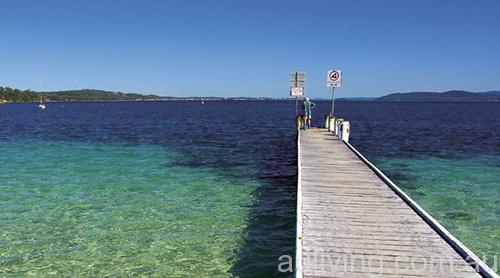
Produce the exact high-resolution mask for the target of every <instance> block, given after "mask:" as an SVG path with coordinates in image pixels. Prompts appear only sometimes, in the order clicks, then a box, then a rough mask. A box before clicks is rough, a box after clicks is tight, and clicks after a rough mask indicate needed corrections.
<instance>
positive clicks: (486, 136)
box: [0, 101, 500, 277]
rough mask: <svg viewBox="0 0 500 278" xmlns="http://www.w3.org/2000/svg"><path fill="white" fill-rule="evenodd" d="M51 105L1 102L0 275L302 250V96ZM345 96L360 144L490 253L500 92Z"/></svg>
mask: <svg viewBox="0 0 500 278" xmlns="http://www.w3.org/2000/svg"><path fill="white" fill-rule="evenodd" d="M47 106H48V107H47V109H46V110H44V111H42V110H39V109H38V108H37V106H36V104H33V103H22V104H7V105H0V276H5V275H9V274H12V275H34V276H48V275H54V276H90V277H102V276H106V275H109V276H113V277H114V276H127V275H128V276H138V275H143V276H167V277H185V276H193V277H200V276H241V277H265V276H274V275H276V274H277V268H276V267H277V264H278V263H279V261H278V258H279V256H281V255H284V254H289V255H293V254H294V252H295V251H294V244H295V241H294V235H295V230H294V229H295V228H294V227H295V202H296V199H295V198H296V193H295V191H296V171H297V169H296V158H297V157H296V151H297V150H296V141H295V140H296V137H295V136H296V131H295V127H294V113H295V103H294V102H291V101H290V102H289V101H265V102H263V101H262V102H250V101H244V102H243V101H241V102H238V101H225V102H210V101H208V102H206V103H205V104H204V105H202V104H201V103H199V102H122V103H118V102H107V103H48V105H47ZM336 109H337V114H338V115H340V116H342V117H344V118H346V119H349V120H350V121H351V143H352V144H353V145H354V146H355V147H356V148H358V150H360V151H361V152H362V153H363V154H365V155H366V156H367V157H368V158H369V159H370V160H371V161H372V162H374V163H375V164H376V165H377V166H379V167H380V168H381V169H382V170H383V171H384V172H385V173H387V174H388V175H389V177H391V178H392V179H393V180H394V181H395V182H396V183H398V184H399V185H400V186H401V187H402V188H403V189H404V190H405V191H406V192H407V193H409V194H410V195H411V196H412V197H413V198H415V199H416V200H417V201H418V202H419V204H421V205H422V206H423V207H424V208H425V209H427V210H428V211H429V212H430V213H431V214H432V215H433V216H434V217H436V218H437V219H438V220H439V221H441V222H442V223H443V224H444V226H445V227H446V228H448V229H449V230H450V231H451V232H452V233H453V234H454V235H455V236H457V237H458V238H459V239H460V240H462V241H463V242H464V243H465V244H466V245H467V246H469V247H470V248H471V249H472V250H473V251H475V252H476V253H477V254H478V255H479V256H486V260H487V261H488V262H489V263H490V264H493V262H494V259H493V258H494V256H495V255H496V256H498V255H499V253H500V228H499V227H500V104H494V103H383V102H338V103H336ZM328 110H329V103H328V102H318V103H317V106H316V108H315V109H314V111H313V115H315V116H316V117H315V119H314V122H315V123H316V125H320V124H322V122H323V121H322V117H323V115H324V114H326V113H327V112H328Z"/></svg>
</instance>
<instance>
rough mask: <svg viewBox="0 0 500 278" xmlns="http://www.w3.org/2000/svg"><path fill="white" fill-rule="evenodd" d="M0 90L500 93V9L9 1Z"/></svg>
mask: <svg viewBox="0 0 500 278" xmlns="http://www.w3.org/2000/svg"><path fill="white" fill-rule="evenodd" d="M0 11H2V13H1V16H0V37H1V38H2V39H1V42H0V86H10V87H15V88H21V89H28V88H31V89H33V90H39V88H40V86H39V76H41V77H42V89H43V90H64V89H78V88H97V89H105V90H118V91H123V92H145V93H146V92H147V93H155V94H160V95H176V96H207V95H217V96H273V97H286V96H288V74H289V73H290V72H292V71H305V72H306V73H307V93H308V95H310V96H312V97H328V96H329V95H330V90H329V89H328V88H327V87H326V85H325V83H326V71H327V70H328V69H329V68H331V67H336V68H340V69H342V70H343V71H344V83H343V86H342V87H341V88H340V89H339V90H338V91H337V93H338V96H340V97H359V96H379V95H384V94H387V93H392V92H406V91H425V90H430V91H444V90H450V89H465V90H471V91H486V90H500V20H499V19H498V13H499V11H500V1H498V0H491V1H481V0H478V1H470V0H469V1H462V0H448V1H438V0H419V1H409V0H408V1H406V0H391V1H389V0H379V1H369V0H366V1H360V0H354V1H345V0H343V1H335V0H330V1H320V0H315V1H305V0H304V1H271V0H266V1H259V0H252V1H236V0H232V1H224V0H217V1H215V0H214V1H189V0H179V1H147V0H145V1H144V0H143V1H139V0H137V1H97V0H96V1H22V0H21V1H1V2H0Z"/></svg>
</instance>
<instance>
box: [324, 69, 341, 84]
mask: <svg viewBox="0 0 500 278" xmlns="http://www.w3.org/2000/svg"><path fill="white" fill-rule="evenodd" d="M341 84H342V71H341V70H337V69H333V70H329V71H328V77H327V79H326V86H328V87H340V85H341Z"/></svg>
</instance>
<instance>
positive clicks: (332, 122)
mask: <svg viewBox="0 0 500 278" xmlns="http://www.w3.org/2000/svg"><path fill="white" fill-rule="evenodd" d="M328 122H329V123H328V131H330V132H333V131H334V130H335V117H329V118H328Z"/></svg>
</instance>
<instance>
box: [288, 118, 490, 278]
mask: <svg viewBox="0 0 500 278" xmlns="http://www.w3.org/2000/svg"><path fill="white" fill-rule="evenodd" d="M325 126H326V128H314V129H310V130H301V129H300V128H298V129H297V152H298V155H297V171H298V173H297V227H296V254H295V266H296V271H295V276H296V277H299V278H300V277H371V276H377V275H378V276H380V275H381V276H383V277H414V276H423V277H495V278H496V277H499V276H498V275H497V274H496V273H495V272H494V271H493V270H492V269H491V268H490V267H489V266H488V265H486V264H485V263H484V262H483V261H482V260H481V259H480V258H479V257H478V256H476V255H475V254H474V253H473V252H472V251H471V250H470V249H468V248H467V247H466V246H465V245H464V244H463V243H461V242H460V241H459V240H458V239H456V238H455V237H454V236H453V235H452V234H451V233H450V232H449V231H447V230H446V229H445V228H444V227H443V226H442V225H441V224H440V223H439V222H438V221H437V220H435V219H434V218H433V217H432V216H431V215H430V214H429V213H428V212H426V211H425V210H424V209H423V208H422V207H420V206H419V205H418V204H417V203H416V202H415V201H414V200H413V199H412V198H411V197H409V196H408V195H407V194H406V193H404V192H403V191H402V190H401V189H400V188H399V187H398V186H397V185H396V184H395V183H394V182H392V181H391V180H390V179H389V178H388V177H387V176H385V175H384V174H383V173H382V171H380V170H379V169H378V168H377V167H376V166H375V165H373V164H372V163H371V162H370V161H368V160H367V159H366V158H365V157H364V156H363V155H362V154H361V153H360V152H359V151H357V150H356V149H355V148H354V147H353V146H352V145H351V144H350V143H349V133H350V125H349V122H348V121H344V120H343V119H339V118H335V117H326V118H325ZM298 127H299V125H298ZM325 261H326V262H325ZM332 262H333V263H332Z"/></svg>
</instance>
